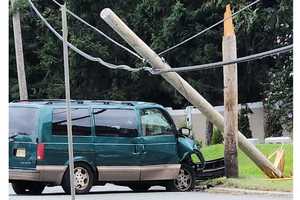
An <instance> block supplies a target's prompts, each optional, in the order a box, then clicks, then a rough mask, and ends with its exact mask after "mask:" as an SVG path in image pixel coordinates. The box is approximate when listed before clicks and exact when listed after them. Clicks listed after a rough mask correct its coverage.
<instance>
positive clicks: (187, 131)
mask: <svg viewBox="0 0 300 200" xmlns="http://www.w3.org/2000/svg"><path fill="white" fill-rule="evenodd" d="M178 132H179V134H180V135H184V136H187V137H189V136H190V135H191V130H190V129H188V128H184V127H183V128H180V129H179V130H178Z"/></svg>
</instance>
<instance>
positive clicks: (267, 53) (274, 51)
mask: <svg viewBox="0 0 300 200" xmlns="http://www.w3.org/2000/svg"><path fill="white" fill-rule="evenodd" d="M291 50H293V44H291V45H288V46H284V47H280V48H277V49H272V50H270V51H265V52H262V53H258V54H253V55H249V56H245V57H241V58H237V59H235V60H231V61H225V62H222V61H221V62H215V63H208V64H202V65H194V66H185V67H178V68H172V69H168V70H159V69H150V72H151V73H152V74H163V73H168V72H187V71H196V70H203V69H214V68H218V67H223V66H224V65H230V64H235V63H242V62H249V61H252V60H257V59H262V58H264V57H268V56H272V55H276V54H283V53H287V52H289V51H291Z"/></svg>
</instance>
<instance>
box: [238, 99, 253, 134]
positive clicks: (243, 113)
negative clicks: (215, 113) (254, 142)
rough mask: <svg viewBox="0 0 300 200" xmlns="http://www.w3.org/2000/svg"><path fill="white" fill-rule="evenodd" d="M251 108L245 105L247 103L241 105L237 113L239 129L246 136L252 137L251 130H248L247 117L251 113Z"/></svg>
mask: <svg viewBox="0 0 300 200" xmlns="http://www.w3.org/2000/svg"><path fill="white" fill-rule="evenodd" d="M251 113H252V111H251V109H250V108H249V107H248V106H247V104H245V105H242V107H241V110H240V113H239V122H238V125H239V131H241V132H242V133H243V135H244V136H245V137H246V138H252V132H251V130H250V124H249V118H248V114H251Z"/></svg>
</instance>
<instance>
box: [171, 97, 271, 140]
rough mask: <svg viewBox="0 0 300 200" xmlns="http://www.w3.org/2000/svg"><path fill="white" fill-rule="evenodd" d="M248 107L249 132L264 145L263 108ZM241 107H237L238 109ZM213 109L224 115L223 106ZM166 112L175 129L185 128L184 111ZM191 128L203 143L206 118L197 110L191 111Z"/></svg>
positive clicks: (185, 112)
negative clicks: (249, 111) (249, 110)
mask: <svg viewBox="0 0 300 200" xmlns="http://www.w3.org/2000/svg"><path fill="white" fill-rule="evenodd" d="M247 105H248V107H249V108H250V109H251V111H252V112H253V113H252V114H248V118H249V123H250V130H251V131H252V136H253V138H257V139H258V140H259V143H264V137H265V131H264V108H263V104H262V102H255V103H247ZM240 108H241V105H239V109H240ZM215 109H216V110H217V111H218V112H220V113H221V114H222V115H223V113H224V106H216V107H215ZM168 112H169V113H170V115H171V116H172V118H173V120H174V122H175V124H176V126H177V128H181V127H186V117H187V115H188V113H187V111H186V109H179V110H173V109H172V108H168ZM191 118H192V119H191V121H192V123H191V126H192V127H191V128H192V133H193V136H194V137H195V139H197V140H201V141H203V142H204V141H205V133H206V120H207V119H206V117H205V116H204V115H203V114H202V113H201V112H200V111H199V110H198V109H197V108H192V109H191Z"/></svg>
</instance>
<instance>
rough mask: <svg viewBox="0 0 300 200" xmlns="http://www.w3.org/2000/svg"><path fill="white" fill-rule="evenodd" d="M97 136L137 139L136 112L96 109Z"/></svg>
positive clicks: (94, 112)
mask: <svg viewBox="0 0 300 200" xmlns="http://www.w3.org/2000/svg"><path fill="white" fill-rule="evenodd" d="M93 114H94V118H95V133H96V135H97V136H119V137H136V136H137V135H138V131H137V120H136V118H137V117H136V113H135V111H134V110H126V109H94V110H93Z"/></svg>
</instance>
